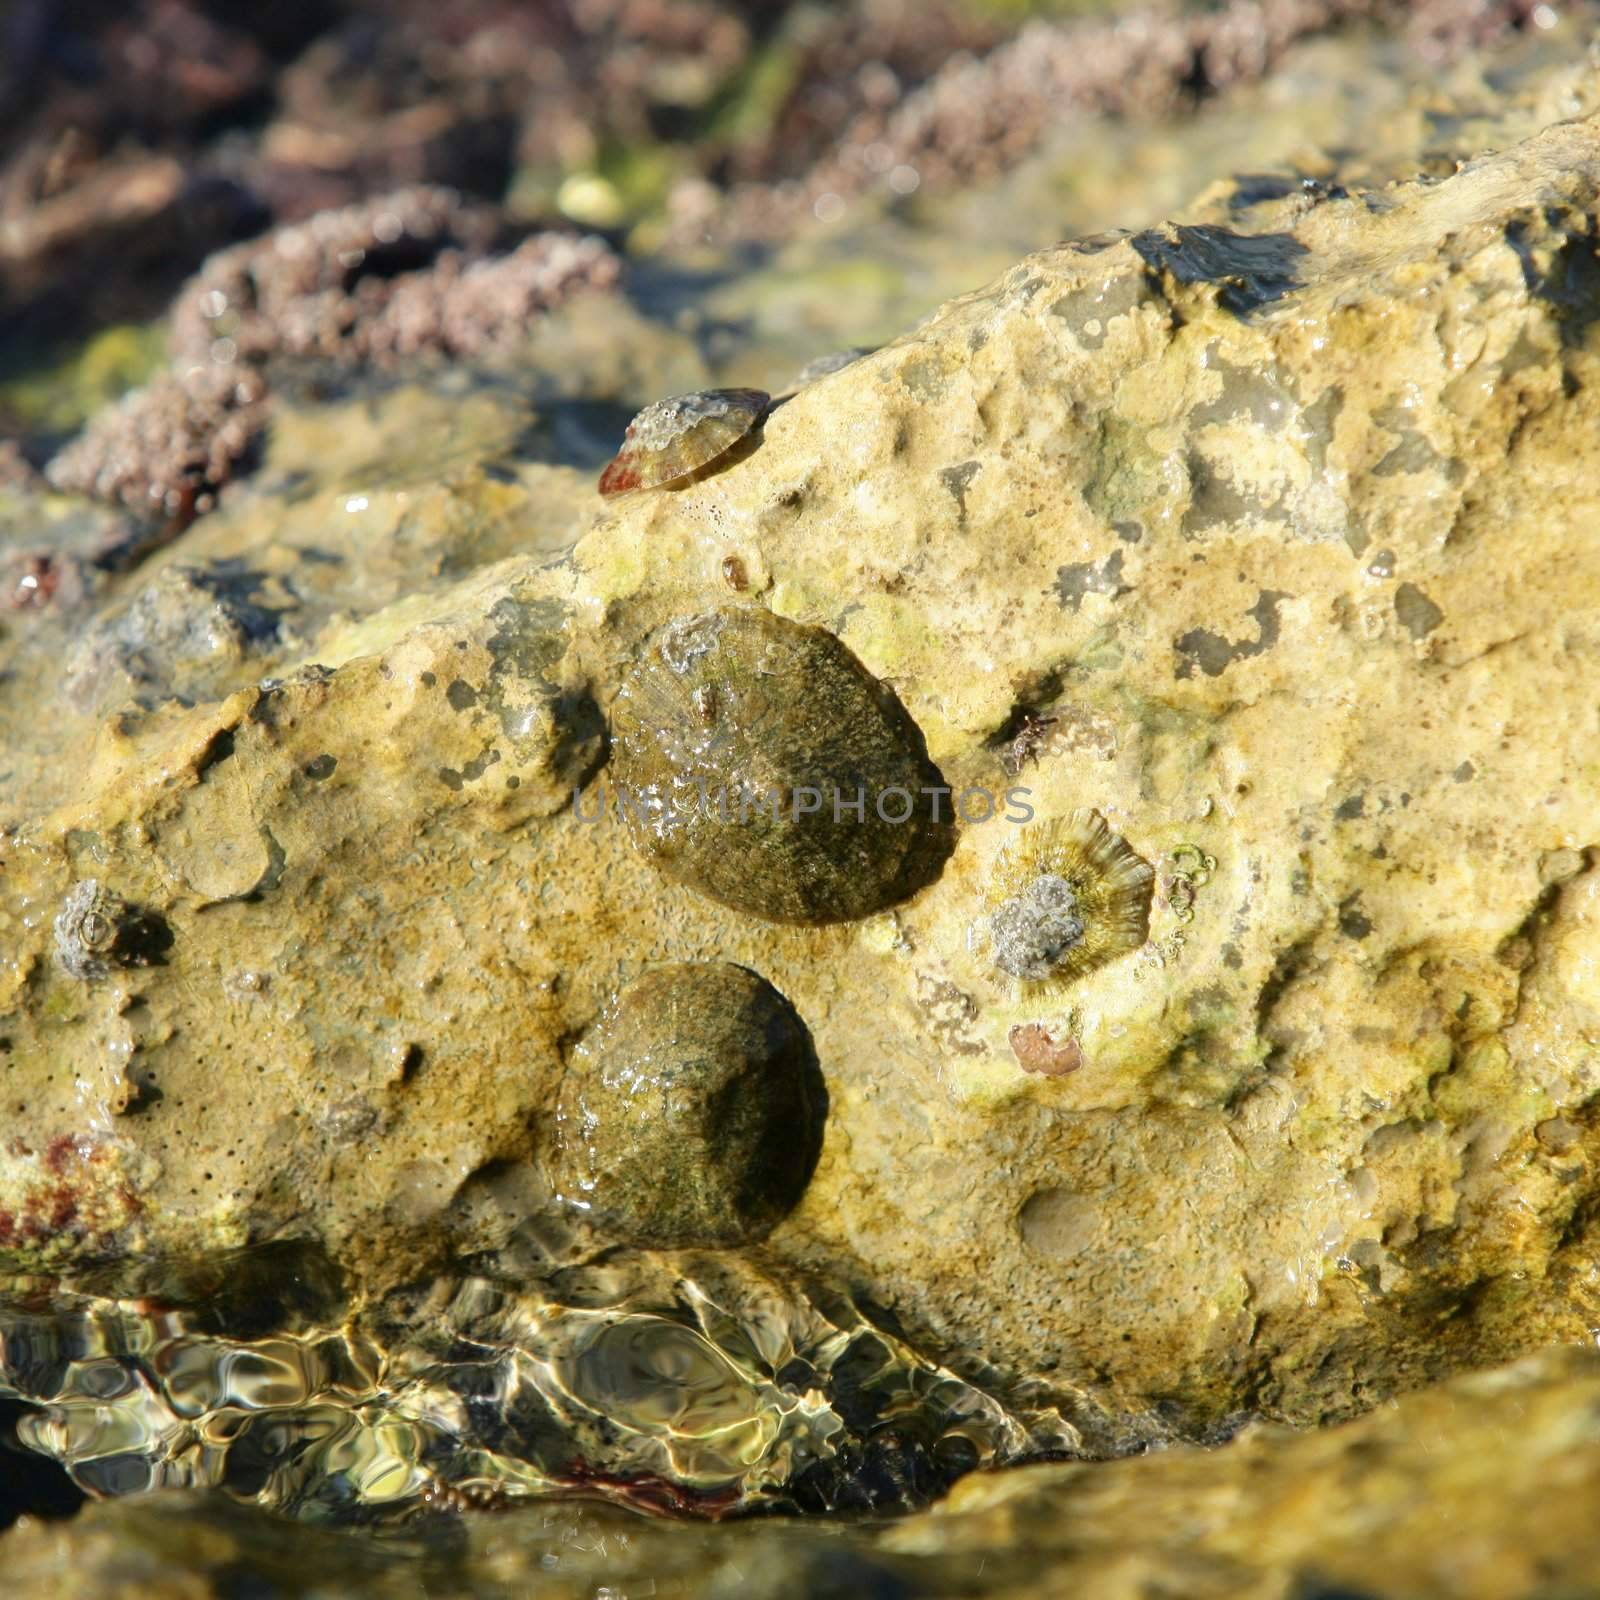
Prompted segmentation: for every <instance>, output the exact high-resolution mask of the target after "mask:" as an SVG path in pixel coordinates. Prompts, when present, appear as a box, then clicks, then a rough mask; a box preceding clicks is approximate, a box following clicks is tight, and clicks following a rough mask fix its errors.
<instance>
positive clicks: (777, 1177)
mask: <svg viewBox="0 0 1600 1600" xmlns="http://www.w3.org/2000/svg"><path fill="white" fill-rule="evenodd" d="M825 1103H826V1095H825V1093H824V1091H823V1088H822V1083H821V1079H820V1077H819V1076H818V1074H817V1068H816V1059H815V1057H814V1056H813V1054H812V1051H811V1042H810V1039H809V1037H808V1035H807V1033H806V1029H805V1024H804V1023H803V1022H802V1021H801V1020H800V1018H799V1017H798V1016H797V1015H796V1014H795V1011H794V1008H793V1007H792V1006H791V1005H790V1004H789V1002H788V1001H787V1000H785V999H784V998H783V996H782V995H781V994H779V993H778V991H777V990H776V989H774V988H773V987H772V985H771V984H770V983H767V982H765V981H764V980H763V979H761V978H759V977H757V976H756V974H755V973H753V972H746V971H745V970H744V968H742V967H734V966H729V965H727V964H725V963H721V962H716V963H712V962H697V963H688V962H686V963H680V964H678V965H675V966H668V967H657V968H655V969H654V970H653V971H650V972H647V973H645V975H644V976H643V977H641V978H637V979H635V980H634V982H632V983H631V984H629V985H628V987H627V988H626V989H624V990H623V991H622V993H621V994H619V995H618V996H617V997H616V999H615V1000H614V1001H613V1002H612V1003H611V1005H609V1006H608V1007H607V1008H606V1011H605V1013H604V1015H603V1016H602V1017H601V1018H600V1020H599V1022H597V1023H596V1024H595V1027H594V1029H593V1030H592V1031H591V1032H590V1033H589V1034H588V1035H586V1036H585V1038H584V1040H583V1042H582V1044H580V1045H579V1046H578V1048H577V1050H576V1051H575V1052H574V1056H573V1061H572V1065H571V1067H570V1068H569V1069H568V1072H567V1077H566V1080H565V1081H564V1083H563V1084H562V1088H561V1096H560V1099H559V1101H558V1102H557V1109H556V1128H555V1133H556V1154H555V1172H556V1188H557V1189H558V1190H559V1191H560V1192H561V1193H562V1194H564V1195H565V1196H566V1197H567V1198H568V1199H569V1200H571V1201H572V1202H574V1203H576V1204H578V1205H580V1206H581V1207H582V1208H583V1210H584V1211H585V1212H586V1213H588V1214H589V1215H590V1216H592V1218H593V1220H594V1222H595V1224H596V1225H597V1226H598V1227H599V1228H600V1229H601V1230H602V1232H604V1233H605V1234H607V1235H610V1236H612V1237H614V1238H618V1239H621V1240H623V1241H625V1242H626V1243H629V1244H641V1245H670V1246H695V1245H705V1246H714V1245H728V1244H743V1243H747V1242H749V1241H751V1240H754V1239H760V1238H763V1237H765V1235H766V1234H768V1233H769V1232H770V1231H771V1230H772V1228H773V1226H774V1224H776V1223H777V1222H779V1221H781V1220H782V1218H783V1217H784V1216H785V1215H787V1214H788V1212H790V1211H791V1210H793V1209H794V1206H795V1204H796V1203H797V1202H798V1201H799V1199H800V1196H801V1195H802V1194H803V1193H804V1192H805V1187H806V1184H807V1183H808V1182H809V1181H810V1178H811V1173H812V1169H813V1168H814V1167H815V1166H816V1162H817V1154H818V1151H819V1148H820V1145H821V1133H822V1120H823V1117H824V1115H825Z"/></svg>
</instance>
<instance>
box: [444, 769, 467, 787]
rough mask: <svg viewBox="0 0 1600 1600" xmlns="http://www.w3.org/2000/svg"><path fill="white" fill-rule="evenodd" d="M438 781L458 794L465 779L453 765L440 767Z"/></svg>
mask: <svg viewBox="0 0 1600 1600" xmlns="http://www.w3.org/2000/svg"><path fill="white" fill-rule="evenodd" d="M439 782H440V783H442V784H443V785H444V786H445V788H447V789H449V790H451V791H453V792H454V793H456V794H460V793H461V790H462V788H463V787H464V785H465V782H466V780H465V779H464V778H463V777H462V776H461V774H460V773H459V772H458V771H456V769H455V768H454V767H440V768H439Z"/></svg>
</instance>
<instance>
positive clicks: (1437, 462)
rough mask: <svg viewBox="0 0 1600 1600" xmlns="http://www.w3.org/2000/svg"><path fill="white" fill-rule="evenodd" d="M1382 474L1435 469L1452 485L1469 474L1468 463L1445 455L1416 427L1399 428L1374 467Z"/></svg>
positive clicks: (1397, 474)
mask: <svg viewBox="0 0 1600 1600" xmlns="http://www.w3.org/2000/svg"><path fill="white" fill-rule="evenodd" d="M1372 471H1373V475H1374V476H1375V477H1379V478H1393V477H1398V476H1400V475H1401V474H1404V473H1420V472H1434V473H1437V474H1438V475H1439V476H1440V477H1442V478H1443V479H1444V480H1445V482H1446V483H1448V484H1451V485H1452V486H1454V485H1456V484H1459V483H1461V482H1462V481H1463V479H1465V477H1466V475H1467V468H1466V464H1465V463H1464V462H1461V461H1456V460H1453V459H1451V458H1450V457H1448V456H1442V455H1440V454H1439V452H1438V451H1437V450H1435V449H1434V447H1433V446H1432V445H1431V444H1430V443H1429V442H1428V440H1427V439H1426V438H1424V437H1423V435H1422V434H1420V433H1418V432H1417V430H1416V429H1415V428H1411V427H1406V428H1402V429H1400V430H1399V437H1398V440H1397V442H1396V443H1395V444H1394V445H1393V446H1392V447H1391V448H1390V449H1389V451H1388V452H1387V454H1385V455H1384V457H1383V458H1382V459H1381V460H1380V461H1379V462H1378V464H1377V465H1376V466H1375V467H1374V468H1373V469H1372Z"/></svg>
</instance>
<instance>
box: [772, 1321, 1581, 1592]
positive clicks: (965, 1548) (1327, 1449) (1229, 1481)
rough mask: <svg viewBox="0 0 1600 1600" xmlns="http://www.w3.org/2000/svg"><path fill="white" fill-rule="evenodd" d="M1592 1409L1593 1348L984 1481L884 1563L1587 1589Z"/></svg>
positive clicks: (1150, 1584)
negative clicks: (1355, 1406) (1347, 1412)
mask: <svg viewBox="0 0 1600 1600" xmlns="http://www.w3.org/2000/svg"><path fill="white" fill-rule="evenodd" d="M1596 1399H1600V1360H1597V1359H1596V1356H1595V1353H1594V1351H1593V1350H1580V1349H1564V1350H1550V1351H1546V1352H1543V1353H1542V1354H1540V1355H1538V1356H1536V1357H1532V1358H1530V1359H1528V1360H1526V1361H1523V1362H1521V1363H1519V1364H1517V1365H1516V1366H1513V1367H1508V1368H1502V1369H1500V1370H1498V1371H1495V1372H1486V1373H1481V1374H1474V1375H1472V1376H1470V1377H1464V1378H1459V1379H1457V1380H1455V1381H1454V1382H1452V1383H1448V1384H1444V1385H1441V1386H1439V1387H1438V1388H1435V1389H1431V1390H1428V1391H1426V1392H1424V1393H1421V1394H1415V1395H1410V1396H1407V1397H1406V1398H1405V1399H1404V1400H1402V1401H1401V1402H1400V1403H1399V1404H1398V1405H1397V1406H1394V1407H1388V1408H1385V1409H1383V1410H1380V1411H1378V1412H1376V1413H1375V1414H1374V1415H1372V1416H1370V1417H1366V1418H1363V1419H1361V1420H1360V1421H1358V1422H1353V1423H1350V1424H1348V1425H1346V1426H1344V1427H1340V1428H1332V1429H1327V1430H1324V1431H1322V1432H1318V1433H1309V1434H1297V1433H1294V1432H1291V1431H1290V1430H1288V1429H1286V1428H1277V1427H1265V1426H1258V1427H1253V1428H1250V1429H1248V1430H1246V1431H1245V1432H1244V1433H1243V1434H1241V1435H1240V1436H1239V1437H1238V1438H1236V1439H1235V1440H1233V1441H1232V1442H1231V1443H1230V1444H1228V1445H1226V1446H1224V1447H1223V1448H1221V1449H1220V1450H1213V1451H1202V1450H1194V1449H1185V1448H1178V1449H1173V1450H1166V1451H1160V1452H1157V1453H1156V1454H1154V1455H1150V1456H1146V1457H1143V1458H1141V1459H1139V1460H1136V1461H1119V1462H1113V1463H1109V1464H1104V1465H1097V1466H1092V1467H1085V1466H1082V1465H1059V1466H1040V1467H1025V1468H1022V1469H1021V1470H1019V1471H1016V1472H1009V1473H1003V1474H1001V1473H979V1474H974V1475H973V1476H972V1477H970V1478H967V1479H965V1480H964V1481H963V1482H961V1483H960V1484H958V1485H957V1486H956V1487H955V1489H954V1490H952V1491H951V1494H950V1496H949V1498H948V1499H947V1500H946V1501H945V1502H944V1503H943V1504H941V1505H940V1506H938V1507H937V1508H935V1509H934V1510H933V1511H932V1512H929V1513H925V1514H924V1515H922V1516H920V1517H916V1518H912V1519H909V1520H907V1521H905V1522H902V1523H901V1524H900V1525H899V1526H898V1527H895V1528H892V1529H890V1530H888V1532H887V1533H886V1534H885V1536H884V1538H883V1540H882V1545H883V1547H884V1555H885V1556H886V1557H891V1558H898V1559H900V1560H902V1561H904V1560H907V1559H908V1558H910V1559H917V1558H920V1560H921V1561H922V1562H925V1563H927V1564H928V1567H929V1568H934V1569H936V1570H937V1571H939V1572H941V1573H947V1574H956V1573H961V1572H963V1571H971V1570H972V1569H973V1567H974V1566H976V1565H977V1563H979V1562H983V1563H984V1566H983V1572H984V1580H985V1581H984V1585H983V1593H984V1594H985V1595H992V1596H994V1597H995V1600H1011V1597H1013V1596H1015V1597H1018V1600H1020V1597H1021V1596H1024V1595H1034V1594H1038V1593H1039V1591H1040V1574H1041V1572H1044V1573H1048V1574H1049V1584H1050V1588H1051V1589H1052V1590H1053V1591H1054V1592H1058V1593H1084V1594H1107V1595H1113V1594H1114V1595H1136V1594H1152V1593H1161V1592H1163V1591H1170V1592H1173V1593H1181V1594H1185V1595H1193V1596H1196V1597H1197V1600H1206V1597H1209V1596H1216V1597H1217V1600H1234V1597H1235V1596H1239V1595H1249V1596H1257V1595H1259V1596H1263V1597H1265V1596H1269V1595H1285V1594H1294V1595H1302V1594H1305V1595H1310V1594H1317V1595H1327V1596H1334V1595H1340V1596H1344V1595H1350V1596H1355V1595H1373V1596H1378V1595H1384V1596H1388V1595H1397V1596H1398V1595H1441V1594H1449V1595H1454V1596H1459V1597H1461V1600H1504V1597H1513V1596H1524V1595H1526V1596H1532V1595H1536V1594H1550V1593H1565V1592H1569V1591H1570V1592H1572V1593H1576V1594H1582V1593H1585V1592H1587V1591H1589V1590H1591V1589H1592V1587H1593V1583H1594V1578H1593V1573H1594V1563H1595V1562H1596V1561H1597V1560H1600V1534H1597V1532H1596V1528H1595V1523H1594V1519H1593V1517H1592V1516H1590V1515H1589V1514H1588V1513H1587V1512H1586V1510H1585V1506H1586V1502H1587V1501H1588V1499H1589V1497H1590V1496H1592V1495H1593V1494H1594V1492H1595V1489H1596V1487H1597V1486H1600V1428H1597V1427H1596V1421H1595V1418H1596V1411H1595V1401H1596ZM1308 1508H1309V1509H1308ZM1444 1508H1448V1511H1447V1513H1444ZM1439 1513H1443V1514H1439ZM913 1570H916V1569H913ZM756 1592H757V1593H764V1592H765V1591H763V1590H760V1589H757V1590H756ZM918 1592H919V1593H925V1592H929V1591H927V1590H923V1589H922V1588H921V1587H920V1586H919V1588H918ZM932 1592H934V1593H940V1592H950V1593H959V1592H964V1591H961V1590H959V1589H957V1588H956V1587H955V1585H954V1584H953V1583H952V1585H951V1587H950V1588H949V1589H948V1590H941V1589H940V1588H938V1587H935V1588H934V1589H933V1591H932Z"/></svg>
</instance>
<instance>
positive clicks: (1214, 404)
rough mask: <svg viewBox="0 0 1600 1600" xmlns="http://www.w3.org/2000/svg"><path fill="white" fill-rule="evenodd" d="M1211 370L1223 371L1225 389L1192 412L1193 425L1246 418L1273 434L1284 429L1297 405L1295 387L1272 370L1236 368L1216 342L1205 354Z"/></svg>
mask: <svg viewBox="0 0 1600 1600" xmlns="http://www.w3.org/2000/svg"><path fill="white" fill-rule="evenodd" d="M1205 365H1206V368H1207V370H1208V371H1211V372H1216V373H1218V374H1220V376H1221V378H1222V388H1221V391H1220V392H1219V393H1218V395H1217V397H1216V399H1214V400H1207V401H1205V402H1203V403H1202V404H1200V405H1197V406H1195V407H1194V409H1193V410H1192V411H1191V412H1190V413H1189V421H1190V424H1191V426H1193V427H1202V426H1204V425H1205V424H1206V423H1209V422H1238V421H1241V420H1242V421H1245V422H1248V423H1250V424H1251V425H1253V426H1255V427H1257V428H1264V429H1266V430H1267V431H1268V432H1269V433H1278V432H1281V431H1282V429H1283V427H1284V425H1285V424H1286V423H1287V422H1288V420H1289V418H1290V417H1291V416H1292V415H1294V413H1295V411H1296V409H1297V406H1296V401H1295V398H1294V394H1293V392H1292V390H1291V389H1290V388H1289V387H1288V386H1287V385H1286V384H1285V383H1284V382H1283V381H1282V380H1281V379H1280V378H1279V377H1278V376H1277V374H1276V373H1274V372H1272V371H1270V370H1256V369H1252V368H1250V367H1236V366H1232V365H1230V364H1229V363H1228V362H1226V361H1224V360H1222V358H1221V357H1220V355H1219V354H1218V353H1217V346H1216V345H1215V344H1213V345H1212V346H1211V347H1210V348H1209V349H1208V350H1207V351H1206V354H1205Z"/></svg>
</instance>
